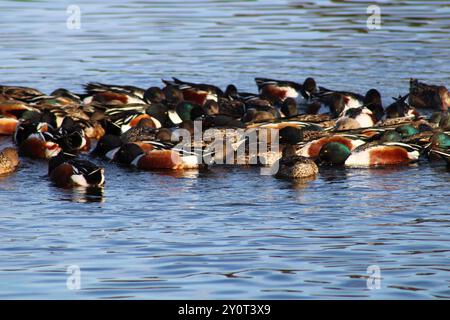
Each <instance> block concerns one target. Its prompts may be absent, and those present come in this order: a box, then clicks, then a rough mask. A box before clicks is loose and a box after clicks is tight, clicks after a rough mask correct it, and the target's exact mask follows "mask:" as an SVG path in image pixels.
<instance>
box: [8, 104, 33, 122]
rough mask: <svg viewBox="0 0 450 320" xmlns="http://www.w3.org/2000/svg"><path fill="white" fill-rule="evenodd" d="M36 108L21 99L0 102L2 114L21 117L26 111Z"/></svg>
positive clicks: (15, 117) (16, 117)
mask: <svg viewBox="0 0 450 320" xmlns="http://www.w3.org/2000/svg"><path fill="white" fill-rule="evenodd" d="M31 110H36V109H35V108H32V107H30V106H29V105H28V104H27V103H25V102H21V101H5V102H0V116H4V117H9V118H14V119H20V118H21V116H22V115H23V113H25V112H26V111H31Z"/></svg>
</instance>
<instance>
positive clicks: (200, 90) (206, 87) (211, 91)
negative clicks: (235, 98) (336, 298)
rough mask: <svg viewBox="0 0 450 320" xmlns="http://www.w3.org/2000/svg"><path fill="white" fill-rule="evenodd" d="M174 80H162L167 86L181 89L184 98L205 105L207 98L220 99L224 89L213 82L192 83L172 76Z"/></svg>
mask: <svg viewBox="0 0 450 320" xmlns="http://www.w3.org/2000/svg"><path fill="white" fill-rule="evenodd" d="M172 79H173V80H162V81H163V83H164V84H165V85H166V86H167V87H175V88H178V89H179V90H181V92H182V94H183V99H184V100H185V101H188V102H192V103H196V104H199V105H201V106H202V105H204V104H205V102H206V101H207V100H213V101H216V102H217V101H219V97H222V96H223V95H224V93H223V91H222V90H221V89H220V88H218V87H216V86H214V85H211V84H203V83H200V84H199V83H192V82H186V81H182V80H180V79H177V78H174V77H172Z"/></svg>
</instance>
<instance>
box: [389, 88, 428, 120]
mask: <svg viewBox="0 0 450 320" xmlns="http://www.w3.org/2000/svg"><path fill="white" fill-rule="evenodd" d="M408 97H409V94H406V95H404V96H398V98H394V97H392V99H394V102H393V103H392V104H390V105H389V106H388V107H387V108H386V118H388V119H393V118H400V117H410V118H418V117H419V116H420V114H419V112H417V110H416V109H415V108H413V107H412V106H411V105H409V104H408V103H407V102H406V99H407V98H408Z"/></svg>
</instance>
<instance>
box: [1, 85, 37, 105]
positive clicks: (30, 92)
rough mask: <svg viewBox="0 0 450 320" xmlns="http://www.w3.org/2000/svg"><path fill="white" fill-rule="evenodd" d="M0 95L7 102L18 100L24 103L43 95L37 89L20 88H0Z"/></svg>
mask: <svg viewBox="0 0 450 320" xmlns="http://www.w3.org/2000/svg"><path fill="white" fill-rule="evenodd" d="M0 94H1V95H2V96H5V97H6V98H7V99H9V100H19V101H24V102H27V101H28V100H30V99H33V98H36V97H39V96H44V95H45V94H44V93H42V92H41V91H39V90H37V89H34V88H29V87H20V86H0Z"/></svg>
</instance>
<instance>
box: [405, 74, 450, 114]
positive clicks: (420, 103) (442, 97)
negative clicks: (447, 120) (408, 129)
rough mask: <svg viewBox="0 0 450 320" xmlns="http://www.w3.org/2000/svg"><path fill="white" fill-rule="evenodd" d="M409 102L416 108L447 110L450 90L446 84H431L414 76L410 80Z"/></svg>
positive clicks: (449, 102)
mask: <svg viewBox="0 0 450 320" xmlns="http://www.w3.org/2000/svg"><path fill="white" fill-rule="evenodd" d="M409 104H410V105H411V106H412V107H414V108H424V109H434V110H439V111H447V110H448V108H449V107H450V92H449V91H448V89H447V88H446V87H445V86H437V85H429V84H426V83H423V82H420V81H419V80H418V79H413V78H412V79H410V81H409Z"/></svg>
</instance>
